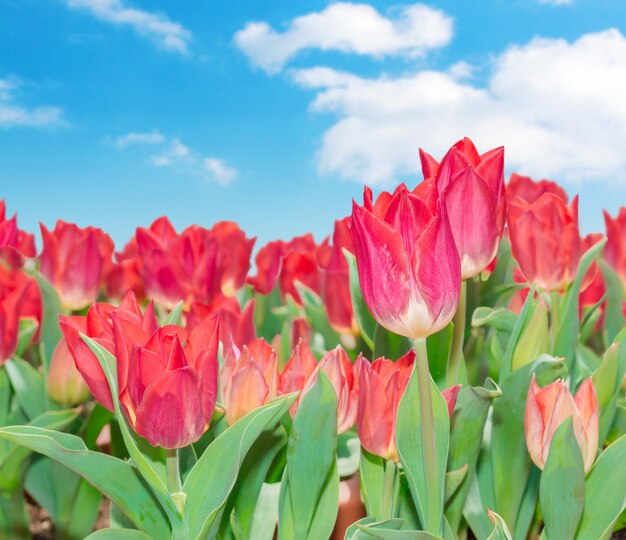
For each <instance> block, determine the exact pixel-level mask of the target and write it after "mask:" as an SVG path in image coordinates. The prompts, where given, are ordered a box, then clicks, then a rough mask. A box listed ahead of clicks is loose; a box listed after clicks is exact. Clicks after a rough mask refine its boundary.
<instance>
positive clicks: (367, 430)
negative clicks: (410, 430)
mask: <svg viewBox="0 0 626 540" xmlns="http://www.w3.org/2000/svg"><path fill="white" fill-rule="evenodd" d="M414 362H415V353H414V352H413V350H410V351H409V352H408V353H406V354H405V355H404V356H403V357H402V358H400V359H398V360H397V361H395V362H394V361H392V360H387V359H386V358H378V359H377V360H374V362H372V363H371V364H370V363H369V362H368V361H367V360H365V359H364V358H360V359H359V360H358V361H357V364H356V365H357V369H358V374H359V403H358V418H357V427H358V431H359V439H360V440H361V444H362V445H363V448H365V449H366V450H367V451H368V452H370V453H372V454H375V455H377V456H381V457H382V458H384V459H391V460H394V461H396V462H397V461H398V452H397V449H396V417H397V414H398V404H399V403H400V398H401V397H402V394H404V391H405V390H406V387H407V384H408V383H409V378H410V377H411V372H412V370H413V364H414ZM459 389H460V386H458V385H457V386H453V387H451V388H448V389H446V390H444V391H443V392H442V395H443V397H444V398H445V400H446V403H447V404H448V413H449V414H452V411H453V410H454V405H455V404H456V398H457V395H458V393H459Z"/></svg>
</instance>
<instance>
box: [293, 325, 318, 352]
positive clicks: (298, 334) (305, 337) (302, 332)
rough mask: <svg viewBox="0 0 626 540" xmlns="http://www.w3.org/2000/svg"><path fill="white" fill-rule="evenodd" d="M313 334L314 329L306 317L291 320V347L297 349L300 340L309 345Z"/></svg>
mask: <svg viewBox="0 0 626 540" xmlns="http://www.w3.org/2000/svg"><path fill="white" fill-rule="evenodd" d="M312 334H313V329H312V328H311V325H310V324H309V321H307V320H306V318H305V317H294V319H293V321H291V348H292V349H295V348H296V346H297V345H298V343H300V341H302V342H303V343H306V344H307V345H309V344H310V343H311V336H312Z"/></svg>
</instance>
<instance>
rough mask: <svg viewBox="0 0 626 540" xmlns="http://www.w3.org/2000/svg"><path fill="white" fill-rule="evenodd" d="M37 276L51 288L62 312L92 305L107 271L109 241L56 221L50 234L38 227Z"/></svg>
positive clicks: (101, 234) (91, 229) (96, 233)
mask: <svg viewBox="0 0 626 540" xmlns="http://www.w3.org/2000/svg"><path fill="white" fill-rule="evenodd" d="M41 235H42V239H43V250H42V252H41V273H42V274H43V275H44V276H45V277H46V279H48V281H50V283H52V285H54V287H55V288H56V290H57V291H58V293H59V296H60V298H61V303H62V305H63V307H64V308H65V309H69V310H79V309H82V308H84V307H85V306H87V305H89V304H91V303H92V302H95V301H96V299H97V298H98V293H99V291H100V286H101V285H102V284H103V283H104V280H105V278H106V275H107V274H108V272H109V270H110V268H111V256H112V254H113V240H111V238H110V237H109V235H108V234H106V233H105V232H103V231H102V229H97V228H95V227H85V228H84V229H81V228H79V227H77V226H76V225H74V224H73V223H65V222H64V221H61V220H59V221H57V223H56V226H55V227H54V230H53V231H49V230H48V229H47V228H46V227H45V226H44V225H43V224H41Z"/></svg>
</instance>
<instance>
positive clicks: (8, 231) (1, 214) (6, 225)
mask: <svg viewBox="0 0 626 540" xmlns="http://www.w3.org/2000/svg"><path fill="white" fill-rule="evenodd" d="M36 254H37V251H36V249H35V237H34V236H33V235H32V234H29V233H26V232H24V231H22V230H20V229H18V227H17V215H14V216H13V217H12V218H11V219H7V217H6V205H5V203H4V201H3V200H0V260H4V261H5V262H6V263H7V264H8V265H9V266H10V267H12V268H17V267H20V266H22V263H23V258H24V257H34V256H35V255H36Z"/></svg>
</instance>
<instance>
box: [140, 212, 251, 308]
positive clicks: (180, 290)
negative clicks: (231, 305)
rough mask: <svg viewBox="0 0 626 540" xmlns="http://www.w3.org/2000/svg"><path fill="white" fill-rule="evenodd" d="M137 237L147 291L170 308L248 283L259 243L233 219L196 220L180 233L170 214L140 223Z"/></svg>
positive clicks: (229, 293) (230, 291)
mask: <svg viewBox="0 0 626 540" xmlns="http://www.w3.org/2000/svg"><path fill="white" fill-rule="evenodd" d="M136 237H137V245H138V248H139V255H140V257H141V259H142V265H141V266H142V268H141V270H142V277H143V279H144V283H145V287H146V292H147V294H148V296H150V297H152V298H154V300H155V302H157V303H159V304H161V305H163V306H165V307H167V308H169V309H171V308H173V307H174V306H175V305H176V304H177V303H178V302H179V301H181V300H183V301H184V302H185V303H186V304H187V305H189V304H190V303H191V302H192V301H193V300H196V301H198V302H203V303H210V302H211V301H212V300H213V298H215V296H217V295H219V294H224V295H227V296H232V295H233V294H234V293H235V292H236V291H237V290H238V289H240V288H241V287H242V286H243V285H244V282H245V276H246V274H247V273H248V270H249V268H250V253H251V251H252V247H253V245H254V242H255V240H254V239H247V238H246V236H245V234H244V233H243V231H241V230H240V229H239V227H238V226H237V225H236V224H235V223H232V222H219V223H216V224H215V225H214V226H213V228H212V229H204V228H202V227H199V226H197V225H192V226H190V227H188V228H187V229H185V230H184V231H183V232H182V233H181V234H177V233H176V230H175V229H174V227H173V226H172V224H171V223H170V222H169V220H168V219H167V218H166V217H162V218H159V219H158V220H156V221H155V222H154V223H153V224H152V225H151V226H150V228H149V229H144V228H138V229H137V234H136Z"/></svg>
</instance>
